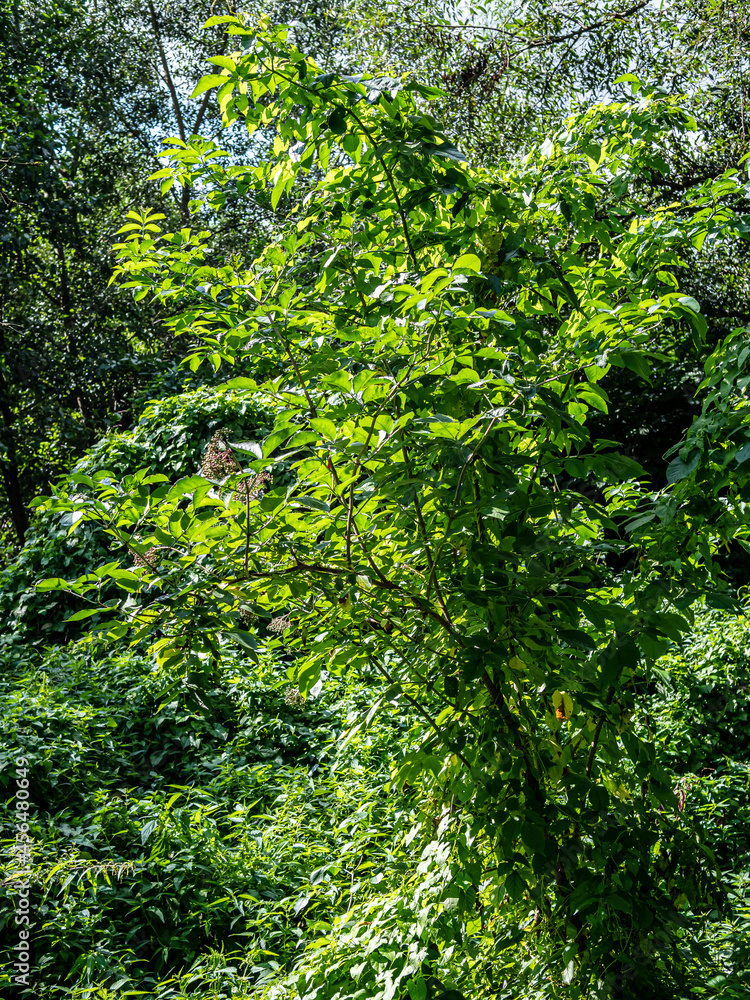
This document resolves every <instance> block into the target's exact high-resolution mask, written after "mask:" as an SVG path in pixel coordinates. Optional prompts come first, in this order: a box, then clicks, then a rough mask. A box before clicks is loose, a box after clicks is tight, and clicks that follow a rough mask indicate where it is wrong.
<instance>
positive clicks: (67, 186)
mask: <svg viewBox="0 0 750 1000" xmlns="http://www.w3.org/2000/svg"><path fill="white" fill-rule="evenodd" d="M208 8H209V5H206V11H205V13H202V12H198V11H196V10H195V9H194V7H190V6H188V7H176V6H175V5H173V4H172V5H168V6H164V5H161V4H159V3H153V2H147V3H145V5H144V4H142V3H120V2H117V0H113V2H111V3H106V4H103V5H87V4H83V3H80V2H78V0H70V2H68V0H61V2H59V3H54V4H52V5H51V6H50V5H48V6H46V7H45V8H44V10H40V9H37V8H35V7H31V6H29V5H24V4H20V3H11V2H8V3H5V4H4V5H2V8H1V9H0V24H1V26H2V46H3V47H2V55H3V69H2V77H1V78H0V90H1V91H2V104H3V110H2V112H1V113H0V150H1V152H0V158H1V159H2V172H1V173H0V184H1V185H2V191H1V197H0V231H1V235H2V241H1V242H0V303H1V305H0V309H1V312H0V357H1V358H2V364H1V365H0V379H1V381H0V447H1V449H2V452H1V454H0V472H1V475H2V480H1V486H0V516H1V517H2V520H3V522H4V525H5V527H4V528H3V531H2V534H3V537H4V540H5V544H6V547H8V548H9V549H10V550H12V549H13V547H14V544H13V543H14V542H15V545H16V546H17V545H18V544H21V543H22V542H23V540H24V537H25V533H26V529H27V527H28V514H27V508H28V503H29V502H30V500H31V499H32V498H33V496H35V495H38V494H39V493H40V492H42V491H44V490H46V489H47V485H48V483H49V481H50V479H51V478H54V476H56V475H59V474H61V473H62V472H64V471H65V470H67V469H68V468H70V465H71V463H72V461H73V460H74V459H76V458H78V457H80V455H81V454H82V453H83V451H84V450H85V449H86V448H87V447H89V446H90V445H91V444H93V442H94V441H95V440H96V438H97V437H98V436H99V435H101V434H102V433H103V432H104V431H106V429H107V428H108V427H111V426H117V425H118V424H120V423H123V422H124V423H125V424H127V422H128V420H129V419H130V418H131V414H132V410H133V407H134V403H135V399H136V397H137V396H138V393H139V392H142V391H143V390H144V389H145V387H146V385H148V383H149V382H150V381H151V380H152V379H154V378H155V377H157V378H158V377H159V375H160V372H161V371H162V370H163V369H164V367H166V366H165V364H164V362H166V361H167V360H168V358H169V357H170V356H171V357H172V358H175V357H176V356H178V355H177V353H176V352H175V349H174V345H173V344H172V343H171V341H170V339H169V337H168V336H165V333H164V328H163V326H162V323H161V319H160V317H159V315H158V312H154V311H153V310H146V309H145V308H144V307H143V306H138V305H134V304H133V302H132V300H130V298H129V297H126V296H123V295H122V294H121V293H120V292H119V290H118V289H117V288H116V287H114V286H111V284H110V277H111V273H112V263H113V261H112V256H111V249H110V248H111V243H112V238H113V235H114V233H115V232H116V230H117V228H118V225H119V221H118V220H119V219H120V218H121V217H122V215H123V214H124V213H125V212H127V211H128V209H129V208H131V207H132V206H133V205H135V204H139V203H140V202H142V201H144V200H146V199H151V198H153V197H155V196H157V191H158V188H157V187H156V186H155V184H154V182H149V181H147V180H146V178H147V176H148V174H149V173H151V172H153V171H154V170H155V169H156V168H157V167H158V166H159V160H158V159H157V153H158V152H159V150H160V149H161V148H162V144H163V142H164V141H165V140H166V139H167V138H168V137H170V136H177V138H178V140H179V141H184V140H185V138H189V136H190V134H191V133H192V132H194V131H197V130H199V129H200V127H201V126H202V125H203V126H209V127H211V123H212V122H214V121H217V120H218V112H217V110H216V109H215V108H214V107H213V105H210V106H209V101H208V96H209V95H206V99H205V100H204V101H203V102H201V104H200V105H199V106H197V107H195V108H193V107H191V106H190V104H189V100H188V98H189V94H190V91H191V90H192V89H193V86H194V84H195V79H197V78H198V76H199V75H200V72H201V69H200V64H201V62H202V61H203V60H204V59H205V56H206V54H207V49H209V50H210V51H213V50H214V49H215V48H216V47H217V44H218V43H217V40H216V38H212V37H211V36H210V34H208V35H204V34H203V33H202V32H201V30H200V28H201V24H202V21H203V20H204V18H205V16H207V14H208ZM191 74H192V75H193V77H194V79H190V77H191ZM186 77H187V79H186ZM163 194H164V198H163V199H162V205H163V208H164V210H165V211H166V212H167V214H168V215H169V217H170V219H172V220H173V223H174V225H179V222H180V219H185V218H187V216H188V214H189V212H188V203H189V200H190V191H189V189H188V188H183V189H179V190H178V189H174V190H173V191H171V192H168V191H165V192H163ZM260 218H263V214H262V212H261V211H260V210H259V209H258V207H257V206H255V205H248V203H247V202H244V203H242V202H240V201H239V200H238V199H236V198H235V199H232V198H231V197H230V198H229V199H228V201H227V204H226V206H225V212H224V220H223V221H224V224H225V226H226V232H225V234H224V238H223V240H221V241H219V243H218V244H217V248H216V252H217V254H220V255H222V254H227V253H231V252H233V250H235V249H236V236H235V234H236V233H237V232H238V231H242V232H243V233H244V234H245V235H244V237H243V250H245V252H247V248H248V244H249V245H250V247H252V239H253V232H254V230H256V229H257V225H256V222H257V220H258V219H260ZM157 353H158V355H159V357H160V359H161V365H157V364H156V363H155V358H156V355H157Z"/></svg>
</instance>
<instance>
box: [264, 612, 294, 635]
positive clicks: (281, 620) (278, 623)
mask: <svg viewBox="0 0 750 1000" xmlns="http://www.w3.org/2000/svg"><path fill="white" fill-rule="evenodd" d="M291 627H292V620H291V618H290V617H289V615H280V616H279V617H278V618H272V619H271V621H270V622H269V624H268V631H269V632H277V633H278V634H279V635H282V634H283V633H284V632H286V630H287V629H288V628H291Z"/></svg>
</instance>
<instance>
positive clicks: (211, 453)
mask: <svg viewBox="0 0 750 1000" xmlns="http://www.w3.org/2000/svg"><path fill="white" fill-rule="evenodd" d="M239 470H240V464H239V462H238V461H237V459H236V458H235V457H234V454H233V453H232V449H231V448H230V447H229V446H228V445H227V442H226V440H225V438H224V436H223V435H222V433H221V431H216V432H215V433H214V436H213V437H212V438H211V440H210V441H209V442H208V446H207V447H206V450H205V451H204V452H203V461H202V462H201V468H200V473H201V475H202V476H203V477H204V478H205V479H224V478H226V476H230V475H231V474H232V473H233V472H239Z"/></svg>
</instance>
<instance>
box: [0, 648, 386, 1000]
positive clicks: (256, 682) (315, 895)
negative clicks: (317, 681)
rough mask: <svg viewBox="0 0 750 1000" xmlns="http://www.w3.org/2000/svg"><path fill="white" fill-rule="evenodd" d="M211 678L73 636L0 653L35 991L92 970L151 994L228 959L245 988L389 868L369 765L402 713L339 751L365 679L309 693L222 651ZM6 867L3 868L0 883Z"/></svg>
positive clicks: (87, 980) (205, 975) (89, 977)
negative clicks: (20, 786)
mask: <svg viewBox="0 0 750 1000" xmlns="http://www.w3.org/2000/svg"><path fill="white" fill-rule="evenodd" d="M276 644H278V640H276ZM214 683H215V685H216V687H215V688H213V689H196V688H192V689H190V688H180V687H179V686H178V687H177V688H175V685H174V684H173V683H172V681H171V678H170V677H169V676H168V675H165V674H164V672H163V671H159V670H154V669H153V664H152V663H150V662H149V661H148V660H147V659H144V658H143V657H140V656H132V655H114V656H106V655H103V651H102V650H101V649H99V648H97V647H93V648H92V647H91V646H90V645H87V644H82V645H78V646H76V645H73V644H71V645H70V646H68V648H67V649H66V650H58V651H55V652H52V653H50V654H49V655H47V656H46V657H45V658H44V660H43V661H42V662H41V663H39V664H35V663H28V662H27V663H25V664H19V666H18V667H17V668H16V670H15V671H13V674H12V676H10V677H8V676H7V665H6V676H5V679H4V681H3V684H2V694H1V695H0V697H1V698H2V704H3V713H2V727H3V741H2V745H3V751H2V755H3V764H4V765H5V766H4V767H3V772H2V773H3V779H2V780H3V783H4V786H5V787H6V788H7V789H8V791H12V774H13V772H14V770H15V766H14V760H15V758H16V757H17V756H19V754H22V755H23V756H24V757H25V758H26V759H28V761H29V770H30V773H31V774H32V775H33V780H32V782H31V786H30V787H31V789H32V801H33V805H34V808H35V812H36V815H35V821H34V824H33V836H34V843H35V847H34V857H33V870H32V883H33V895H34V900H33V906H34V912H35V913H36V914H37V915H38V918H39V925H38V927H37V928H36V931H35V933H34V939H35V953H36V961H35V979H36V985H35V990H34V995H35V996H39V997H45V998H46V997H53V996H58V995H60V993H61V992H62V993H63V994H64V995H74V993H75V992H76V988H83V989H84V990H85V988H86V987H92V986H93V985H94V984H97V983H108V985H109V987H110V988H111V989H112V990H113V991H114V992H113V995H116V991H118V990H123V989H126V987H127V986H128V985H129V986H130V987H131V988H134V989H141V990H147V991H152V990H153V991H154V995H158V996H160V997H165V998H166V997H168V996H173V995H175V989H176V983H177V980H180V981H182V983H183V985H184V984H186V983H187V982H192V983H193V988H195V985H196V984H203V985H204V986H205V985H206V984H207V983H210V982H211V980H212V966H213V970H218V971H219V972H221V971H224V972H229V971H231V970H227V969H226V968H223V967H225V966H227V965H229V964H231V965H234V966H235V969H236V974H235V975H234V976H233V977H229V978H230V979H231V978H234V979H235V980H236V981H237V982H238V983H240V984H245V985H246V988H247V989H248V990H250V989H252V984H253V983H254V982H256V981H258V979H260V980H261V981H262V980H263V978H264V977H267V976H268V975H270V974H272V973H273V971H274V970H275V969H278V968H279V967H280V965H283V964H284V963H285V962H286V961H289V960H290V959H291V958H292V956H294V955H295V954H296V953H297V952H299V951H301V950H303V949H304V947H305V944H306V943H307V941H308V940H309V937H310V934H311V933H314V932H315V930H316V929H318V930H319V929H320V927H321V926H322V925H323V922H324V921H325V920H330V919H331V917H332V915H334V914H336V913H338V912H343V911H344V910H345V909H346V907H347V905H350V904H351V900H352V898H353V897H354V896H355V895H356V896H358V897H359V896H362V897H366V896H367V895H368V894H372V893H374V892H378V891H381V890H379V889H377V888H376V887H377V886H381V889H382V883H383V879H384V878H385V879H386V880H387V882H388V883H390V881H391V880H393V879H394V878H396V879H397V878H398V877H399V875H398V871H399V866H400V867H404V865H403V862H402V861H397V859H396V858H395V857H394V856H393V855H392V853H391V850H390V848H389V841H390V838H391V835H392V829H393V826H394V824H395V825H398V822H399V821H398V807H399V803H398V801H397V800H395V799H394V798H393V797H390V798H389V797H387V796H383V795H382V793H380V791H379V789H380V786H381V784H382V781H379V780H377V776H378V774H379V773H380V772H382V771H383V768H384V766H385V765H386V764H387V756H386V751H387V747H388V745H389V743H390V741H391V740H392V739H393V738H394V737H396V738H398V737H399V736H400V733H401V732H402V731H403V729H404V722H405V720H404V719H403V718H401V717H399V716H397V715H395V714H394V716H393V717H392V718H391V719H386V718H384V719H382V720H381V722H380V723H379V724H378V726H377V727H375V728H374V729H373V730H372V731H371V732H370V733H368V734H367V736H363V737H362V738H360V739H358V740H355V741H354V742H352V743H350V744H349V745H348V746H347V747H345V748H343V749H338V748H337V747H336V745H335V739H336V737H337V736H338V734H339V733H340V731H341V727H342V724H343V723H344V722H345V720H346V718H347V715H348V714H349V713H351V712H353V711H357V710H358V709H359V707H360V705H361V702H362V700H363V698H364V697H365V694H366V693H365V692H364V691H362V690H360V691H357V690H346V689H345V687H344V686H343V685H342V684H338V685H336V686H335V687H330V688H329V690H328V691H327V692H326V694H325V695H322V696H321V697H320V698H317V699H312V700H310V701H308V702H307V703H305V702H304V701H303V700H301V699H299V697H298V693H295V690H294V688H292V687H291V686H290V685H289V682H288V681H287V679H286V677H285V674H284V672H283V671H279V670H278V664H277V661H276V660H275V658H273V656H272V654H271V655H267V656H265V657H264V658H263V660H262V666H261V667H260V668H254V669H253V671H252V676H249V675H248V671H247V663H246V662H244V663H243V662H242V661H241V660H238V659H236V658H233V657H232V656H231V655H230V654H227V655H226V656H225V658H224V664H223V669H222V672H221V675H220V676H217V677H216V678H214ZM19 730H22V733H23V735H21V736H19ZM17 877H18V875H17V866H14V865H13V863H12V861H11V863H10V864H7V865H6V866H5V879H4V881H3V884H2V888H0V893H2V894H3V895H4V896H7V895H8V894H10V896H11V897H12V892H13V885H14V881H15V879H16V878H17ZM12 912H13V909H12V906H8V907H5V908H4V911H3V918H2V919H3V925H7V924H8V922H9V920H11V919H12ZM4 941H5V945H4V946H5V947H8V946H10V945H11V944H12V934H5V935H4ZM211 955H213V956H214V957H215V958H216V959H219V960H220V961H218V962H217V961H213V960H212V958H211ZM207 956H208V958H207ZM4 957H6V956H4ZM206 965H208V968H206ZM191 966H193V969H192V971H190V969H191ZM176 973H177V974H178V975H177V978H175V974H176ZM6 982H7V979H6ZM94 995H96V994H94Z"/></svg>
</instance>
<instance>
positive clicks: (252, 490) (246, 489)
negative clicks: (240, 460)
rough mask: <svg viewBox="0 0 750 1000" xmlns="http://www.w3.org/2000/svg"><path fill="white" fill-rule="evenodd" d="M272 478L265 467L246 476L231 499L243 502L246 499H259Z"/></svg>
mask: <svg viewBox="0 0 750 1000" xmlns="http://www.w3.org/2000/svg"><path fill="white" fill-rule="evenodd" d="M272 480H273V476H272V475H271V473H270V472H267V471H266V470H265V469H264V470H263V471H262V472H258V473H256V474H255V475H254V476H248V477H247V479H245V480H243V481H242V482H241V483H240V485H239V486H238V487H237V489H236V490H235V491H234V494H233V499H234V500H243V501H245V502H247V501H248V500H260V498H261V497H262V496H263V493H264V491H265V488H266V486H268V484H269V483H270V482H271V481H272Z"/></svg>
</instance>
